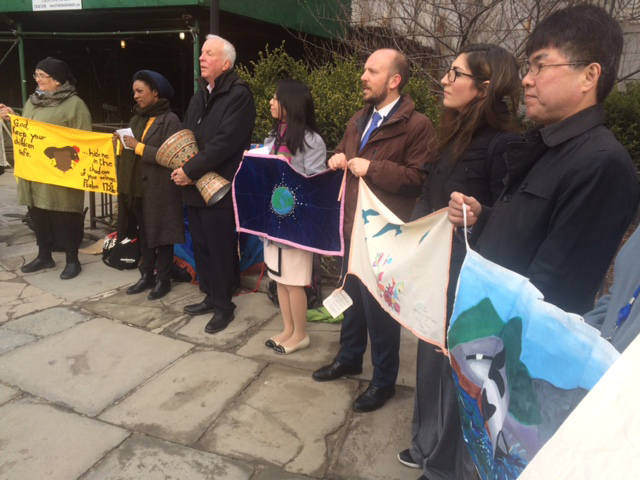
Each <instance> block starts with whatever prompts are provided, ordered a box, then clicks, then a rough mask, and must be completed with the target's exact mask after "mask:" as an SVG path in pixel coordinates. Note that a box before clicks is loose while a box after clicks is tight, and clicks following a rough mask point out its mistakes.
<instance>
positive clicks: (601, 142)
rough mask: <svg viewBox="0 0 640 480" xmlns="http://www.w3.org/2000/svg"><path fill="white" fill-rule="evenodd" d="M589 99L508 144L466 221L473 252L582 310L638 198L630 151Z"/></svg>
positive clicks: (590, 299) (553, 299) (566, 307)
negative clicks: (501, 175) (477, 208)
mask: <svg viewBox="0 0 640 480" xmlns="http://www.w3.org/2000/svg"><path fill="white" fill-rule="evenodd" d="M603 121H604V107H603V106H602V105H595V106H593V107H590V108H587V109H585V110H583V111H581V112H579V113H577V114H575V115H573V116H571V117H569V118H567V119H565V120H563V121H561V122H559V123H556V124H554V125H551V126H549V127H546V128H542V129H536V130H533V131H531V132H528V133H527V134H526V135H525V141H524V142H521V143H512V144H510V145H509V146H508V149H507V153H506V154H505V158H506V161H507V170H508V176H507V185H506V189H505V191H504V192H503V195H502V196H501V198H500V199H499V200H498V201H497V202H496V204H495V205H494V207H493V209H489V208H483V212H482V214H481V215H480V218H479V219H478V222H477V224H476V226H475V228H474V232H473V237H474V241H475V243H476V247H477V248H476V249H477V251H478V252H479V253H480V254H481V255H483V256H484V257H485V258H487V259H488V260H491V261H493V262H495V263H497V264H499V265H502V266H503V267H506V268H508V269H510V270H513V271H515V272H517V273H520V274H521V275H524V276H526V277H528V278H529V279H530V280H531V283H533V285H535V286H536V288H538V289H539V290H540V291H541V292H542V294H543V295H544V296H545V300H546V301H547V302H550V303H552V304H554V305H556V306H558V307H560V308H562V309H564V310H567V311H569V312H574V313H585V312H587V311H589V310H591V308H592V307H593V302H594V297H595V295H596V292H597V291H598V288H599V287H600V285H601V282H602V280H603V278H604V275H605V273H606V271H607V268H608V266H609V264H610V262H611V260H612V258H613V256H614V255H615V252H616V250H617V248H618V246H619V244H620V240H621V239H622V236H623V234H624V232H625V231H626V229H627V227H628V226H629V223H630V222H631V219H632V218H633V214H634V212H635V210H636V206H637V203H638V197H639V192H638V180H637V177H636V172H635V169H634V167H633V164H632V163H631V158H630V157H629V154H628V153H627V152H626V150H625V149H624V147H623V146H622V145H621V144H620V143H619V142H618V141H617V140H616V139H615V137H614V136H613V134H612V133H611V132H610V131H609V130H607V129H606V128H605V127H604V126H603Z"/></svg>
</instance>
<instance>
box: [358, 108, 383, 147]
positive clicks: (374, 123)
mask: <svg viewBox="0 0 640 480" xmlns="http://www.w3.org/2000/svg"><path fill="white" fill-rule="evenodd" d="M380 120H382V116H381V115H380V114H379V113H378V112H374V113H373V119H371V125H369V130H367V131H366V132H365V134H364V137H362V141H361V142H360V150H362V149H363V148H364V146H365V145H366V144H367V141H368V140H369V137H370V136H371V132H373V131H374V130H375V129H376V128H377V127H378V124H379V123H380Z"/></svg>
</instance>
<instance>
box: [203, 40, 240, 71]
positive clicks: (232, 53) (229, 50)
mask: <svg viewBox="0 0 640 480" xmlns="http://www.w3.org/2000/svg"><path fill="white" fill-rule="evenodd" d="M207 40H220V41H221V42H222V51H223V52H224V56H225V58H226V59H227V60H229V62H231V68H233V66H234V65H235V63H236V48H235V47H234V46H233V45H231V42H230V41H229V40H225V39H224V38H222V37H219V36H218V35H213V34H211V33H210V34H209V35H207Z"/></svg>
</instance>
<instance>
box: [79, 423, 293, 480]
mask: <svg viewBox="0 0 640 480" xmlns="http://www.w3.org/2000/svg"><path fill="white" fill-rule="evenodd" d="M252 474H253V467H251V465H249V464H246V463H243V462H238V461H235V460H230V459H228V458H223V457H221V456H219V455H215V454H213V453H207V452H200V451H198V450H193V449H190V448H185V447H181V446H179V445H174V444H172V443H169V442H165V441H163V440H160V439H157V438H153V437H147V436H144V435H139V434H135V435H133V436H132V437H131V438H129V439H127V441H126V442H124V443H123V444H122V445H120V447H118V448H117V449H116V450H114V451H113V452H111V453H110V454H109V455H108V456H107V457H106V459H105V460H104V461H102V462H100V464H99V465H98V466H96V467H95V468H94V469H92V470H91V471H90V472H89V473H88V474H87V475H85V476H84V477H83V479H82V480H124V479H144V480H200V479H201V480H211V479H219V480H249V478H251V475H252ZM282 480H284V479H282Z"/></svg>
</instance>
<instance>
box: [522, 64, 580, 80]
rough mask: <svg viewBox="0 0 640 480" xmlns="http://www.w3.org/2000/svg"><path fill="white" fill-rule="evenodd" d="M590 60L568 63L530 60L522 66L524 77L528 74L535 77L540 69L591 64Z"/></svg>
mask: <svg viewBox="0 0 640 480" xmlns="http://www.w3.org/2000/svg"><path fill="white" fill-rule="evenodd" d="M589 63H590V62H568V63H534V64H531V63H529V62H527V63H525V64H524V66H523V67H522V78H524V77H526V76H527V75H528V74H530V75H531V76H533V77H535V76H536V75H538V74H539V73H540V70H542V69H543V68H546V67H566V66H573V65H589Z"/></svg>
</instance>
